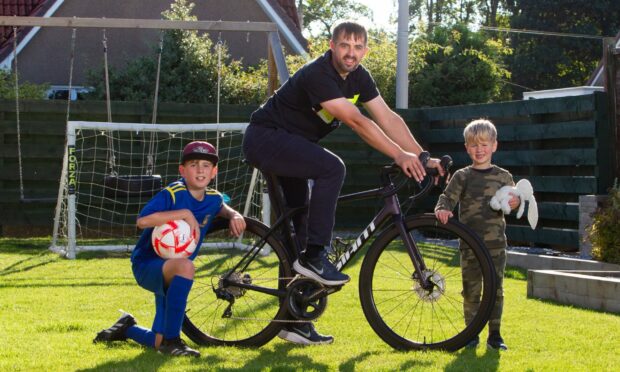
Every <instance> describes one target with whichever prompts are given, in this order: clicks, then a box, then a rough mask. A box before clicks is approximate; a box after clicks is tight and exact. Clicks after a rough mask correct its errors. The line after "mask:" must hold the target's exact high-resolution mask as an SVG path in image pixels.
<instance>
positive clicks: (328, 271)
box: [293, 250, 351, 286]
mask: <svg viewBox="0 0 620 372" xmlns="http://www.w3.org/2000/svg"><path fill="white" fill-rule="evenodd" d="M293 269H294V270H295V271H297V272H298V273H300V274H301V275H303V276H306V277H308V278H312V279H314V280H316V281H317V282H319V283H322V284H325V285H330V286H334V285H341V284H344V283H346V282H348V281H349V280H351V278H350V277H349V276H348V275H346V274H343V273H341V272H340V271H338V269H336V266H334V264H332V263H331V262H330V261H329V259H327V254H326V252H325V251H324V250H323V251H322V252H321V253H320V254H319V256H318V257H315V258H305V257H304V256H303V255H301V256H300V257H299V259H297V260H295V262H294V263H293Z"/></svg>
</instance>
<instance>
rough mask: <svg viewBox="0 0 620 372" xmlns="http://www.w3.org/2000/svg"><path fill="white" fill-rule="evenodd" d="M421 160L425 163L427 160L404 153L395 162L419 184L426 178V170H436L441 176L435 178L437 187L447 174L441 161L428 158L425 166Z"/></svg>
mask: <svg viewBox="0 0 620 372" xmlns="http://www.w3.org/2000/svg"><path fill="white" fill-rule="evenodd" d="M420 155H422V154H420ZM421 160H422V161H424V160H425V159H424V158H422V159H420V157H418V156H416V155H415V154H413V153H411V152H406V151H403V152H402V153H401V154H400V155H399V156H398V157H397V158H396V159H394V162H395V163H396V164H397V165H398V166H399V167H400V168H401V169H402V170H403V172H404V173H405V175H406V176H407V177H410V178H413V179H415V180H416V181H417V182H422V180H424V177H426V170H425V168H434V169H436V170H437V172H438V173H439V176H438V177H435V181H434V184H435V185H437V184H438V182H439V178H440V177H443V176H444V174H445V172H446V171H445V169H444V168H443V166H442V165H441V161H440V160H439V159H436V158H428V160H426V162H425V164H422V161H421Z"/></svg>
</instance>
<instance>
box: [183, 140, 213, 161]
mask: <svg viewBox="0 0 620 372" xmlns="http://www.w3.org/2000/svg"><path fill="white" fill-rule="evenodd" d="M194 159H204V160H209V161H211V162H212V163H213V165H215V164H217V161H218V159H219V157H218V156H217V151H215V147H214V146H213V145H212V144H210V143H209V142H206V141H193V142H190V143H188V144H187V145H185V147H184V148H183V156H182V157H181V164H182V163H185V162H186V161H188V160H194Z"/></svg>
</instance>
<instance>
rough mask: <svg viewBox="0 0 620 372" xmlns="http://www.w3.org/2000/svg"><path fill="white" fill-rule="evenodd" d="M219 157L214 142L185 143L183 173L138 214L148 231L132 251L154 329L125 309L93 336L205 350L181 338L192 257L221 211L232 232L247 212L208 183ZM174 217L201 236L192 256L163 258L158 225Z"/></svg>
mask: <svg viewBox="0 0 620 372" xmlns="http://www.w3.org/2000/svg"><path fill="white" fill-rule="evenodd" d="M217 161H218V156H217V153H216V150H215V148H214V147H213V146H212V145H211V144H210V143H208V142H203V141H194V142H191V143H189V144H188V145H187V146H185V148H184V149H183V156H182V159H181V164H180V165H179V173H180V175H181V177H182V178H181V179H179V180H178V181H176V182H173V183H171V184H170V185H168V186H167V187H166V188H165V189H164V190H162V191H160V192H159V193H158V194H157V195H155V196H154V197H153V198H152V199H151V200H150V201H149V202H148V203H147V204H146V206H145V207H144V208H143V209H142V211H141V212H140V216H139V217H138V220H137V225H138V227H139V228H141V229H144V231H143V232H142V235H141V236H140V239H139V240H138V243H137V244H136V247H135V248H134V250H133V252H132V255H131V263H132V271H133V275H134V277H135V279H136V282H137V283H138V285H140V286H141V287H142V288H144V289H146V290H148V291H151V292H153V293H154V294H155V319H154V320H153V325H152V327H151V329H146V328H142V327H140V326H138V325H137V324H136V320H135V318H134V317H133V316H132V315H131V314H128V313H125V314H123V316H121V317H120V319H119V320H118V321H117V322H116V323H115V324H114V325H113V326H112V327H110V328H108V329H104V330H103V331H101V332H99V333H98V334H97V337H95V339H94V340H93V341H94V342H110V341H122V340H126V339H128V338H129V339H132V340H134V341H136V342H137V343H139V344H141V345H144V346H148V347H153V348H155V349H157V350H158V351H159V352H160V353H163V354H170V355H188V356H200V353H199V352H198V351H197V350H193V349H191V348H189V347H188V346H187V345H186V344H185V343H184V342H183V340H182V339H181V338H180V335H181V325H182V323H183V318H184V316H185V306H186V305H187V297H188V295H189V292H190V290H191V288H192V284H193V278H194V271H195V268H194V263H193V260H194V258H195V257H196V255H197V254H198V251H199V250H200V244H201V243H202V239H203V237H204V234H205V233H206V232H207V231H208V229H209V226H210V225H211V222H212V221H213V219H214V218H215V217H216V216H221V217H223V218H226V219H228V220H230V223H229V225H230V232H231V233H232V234H233V235H235V236H239V235H240V234H241V233H242V232H243V231H244V230H245V226H246V225H245V220H244V219H243V216H241V214H239V213H238V212H237V211H235V210H234V209H232V208H231V207H229V206H227V205H226V204H224V202H223V199H222V195H221V194H220V193H219V192H217V191H215V190H210V189H207V185H208V184H209V182H211V180H212V179H213V178H214V177H215V175H216V174H217ZM171 220H185V222H187V223H188V224H189V225H190V227H191V228H192V230H193V231H195V233H196V234H195V236H198V237H200V238H199V239H198V242H197V246H196V250H195V251H194V253H193V254H192V255H191V256H190V257H188V258H172V259H168V260H164V259H163V258H161V257H159V256H158V255H157V254H156V253H155V250H154V249H153V246H152V243H151V233H152V231H153V228H154V227H155V226H159V225H161V224H163V223H165V222H167V221H171Z"/></svg>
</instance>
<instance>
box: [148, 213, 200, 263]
mask: <svg viewBox="0 0 620 372" xmlns="http://www.w3.org/2000/svg"><path fill="white" fill-rule="evenodd" d="M196 241H197V239H196V234H195V233H194V231H192V229H191V228H190V227H189V224H188V223H187V222H185V221H183V220H174V221H168V222H166V223H165V224H163V225H160V226H156V227H155V228H154V229H153V233H152V234H151V242H152V243H153V249H155V253H157V254H158V255H159V257H161V258H163V259H168V258H185V257H189V256H191V255H192V253H194V251H195V250H196Z"/></svg>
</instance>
